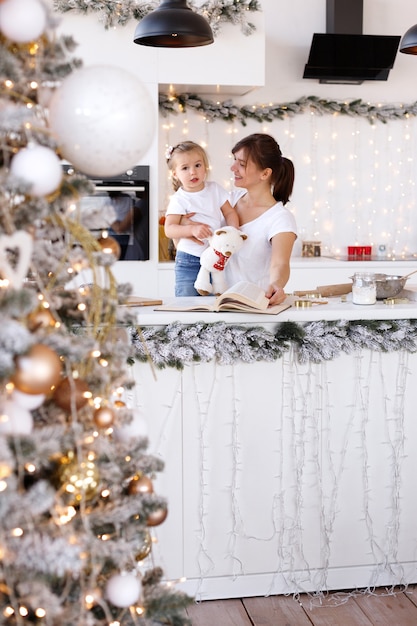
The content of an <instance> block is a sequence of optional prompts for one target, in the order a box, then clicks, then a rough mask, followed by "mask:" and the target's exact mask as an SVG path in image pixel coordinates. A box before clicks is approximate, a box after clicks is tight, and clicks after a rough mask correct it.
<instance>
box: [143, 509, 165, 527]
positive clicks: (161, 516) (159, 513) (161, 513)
mask: <svg viewBox="0 0 417 626" xmlns="http://www.w3.org/2000/svg"><path fill="white" fill-rule="evenodd" d="M167 515H168V509H156V510H155V511H152V513H150V514H149V515H148V518H147V520H146V525H147V526H159V524H162V522H164V521H165V520H166V518H167Z"/></svg>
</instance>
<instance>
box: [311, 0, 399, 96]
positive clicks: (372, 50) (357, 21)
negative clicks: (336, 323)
mask: <svg viewBox="0 0 417 626" xmlns="http://www.w3.org/2000/svg"><path fill="white" fill-rule="evenodd" d="M326 10H327V13H326V30H327V32H326V33H314V35H313V40H312V43H311V48H310V54H309V57H308V62H307V64H306V66H305V68H304V74H303V78H312V79H318V80H319V82H320V83H328V84H351V85H352V84H353V85H360V84H362V83H363V81H365V80H387V79H388V75H389V71H390V70H391V69H392V67H393V65H394V61H395V57H396V54H397V50H398V46H399V43H400V40H401V36H400V35H398V36H397V35H363V34H362V15H363V0H349V2H346V0H327V4H326Z"/></svg>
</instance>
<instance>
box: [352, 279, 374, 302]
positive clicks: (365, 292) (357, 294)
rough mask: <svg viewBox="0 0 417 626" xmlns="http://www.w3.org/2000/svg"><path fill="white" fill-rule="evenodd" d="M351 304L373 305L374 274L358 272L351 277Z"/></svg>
mask: <svg viewBox="0 0 417 626" xmlns="http://www.w3.org/2000/svg"><path fill="white" fill-rule="evenodd" d="M352 280H353V285H352V302H353V304H375V302H376V282H375V274H369V273H363V272H359V273H356V274H354V275H353V278H352Z"/></svg>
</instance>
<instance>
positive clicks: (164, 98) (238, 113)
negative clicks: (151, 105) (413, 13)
mask: <svg viewBox="0 0 417 626" xmlns="http://www.w3.org/2000/svg"><path fill="white" fill-rule="evenodd" d="M189 109H190V110H193V111H196V112H197V113H201V114H202V115H204V116H205V118H206V119H207V121H209V122H214V121H216V120H223V121H224V122H234V121H237V122H240V123H241V124H242V126H246V125H247V120H255V121H257V122H274V121H275V120H284V119H286V118H288V117H294V115H298V114H300V113H308V112H309V111H313V112H314V113H317V114H318V115H326V114H331V115H334V114H340V115H348V116H350V117H364V118H366V119H368V120H369V122H371V123H372V124H374V123H375V122H376V121H380V122H382V123H384V124H386V123H387V122H388V121H390V120H401V119H407V118H410V117H415V116H416V115H417V102H414V103H412V104H389V103H386V104H381V105H379V104H370V103H366V102H363V100H360V99H357V100H351V101H350V102H346V101H337V100H326V99H325V98H319V97H318V96H303V97H301V98H299V99H298V100H296V101H295V102H284V103H277V104H254V105H251V104H245V105H243V106H241V107H239V106H237V105H236V104H234V103H233V101H232V100H225V101H224V102H214V101H212V100H207V99H205V98H202V97H200V96H198V95H197V94H193V93H182V94H177V95H174V96H172V95H168V94H164V93H161V94H159V111H160V113H161V115H162V116H163V117H167V116H168V115H169V114H177V113H186V112H187V111H188V110H189Z"/></svg>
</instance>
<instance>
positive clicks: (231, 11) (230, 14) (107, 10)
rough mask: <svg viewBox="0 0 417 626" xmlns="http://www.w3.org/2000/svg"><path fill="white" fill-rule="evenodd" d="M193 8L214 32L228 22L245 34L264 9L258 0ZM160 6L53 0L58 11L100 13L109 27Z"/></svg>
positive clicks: (128, 0)
mask: <svg viewBox="0 0 417 626" xmlns="http://www.w3.org/2000/svg"><path fill="white" fill-rule="evenodd" d="M188 6H189V7H190V9H192V10H194V11H196V12H197V13H199V14H201V15H203V16H204V17H205V18H206V20H207V21H208V23H209V24H210V26H211V29H212V31H213V34H217V33H218V32H219V31H220V29H221V26H222V24H224V23H226V22H229V23H231V24H233V25H238V26H240V29H241V31H242V33H243V34H244V35H251V34H252V33H253V32H254V31H255V30H256V28H255V25H254V24H252V23H251V22H249V21H248V19H247V16H248V14H249V13H255V12H257V11H261V5H260V2H259V1H258V0H206V2H203V3H202V4H198V5H196V3H195V2H193V0H189V1H188ZM157 7H158V3H157V2H154V1H151V2H140V1H139V0H124V2H123V3H121V2H120V1H119V0H54V10H55V11H57V12H58V13H67V12H68V11H75V12H77V13H81V14H83V15H87V14H88V13H98V14H99V21H100V22H103V25H104V28H105V29H106V30H108V29H109V28H113V27H114V26H125V25H126V24H127V22H129V21H130V20H136V21H140V20H141V19H142V18H144V17H145V16H146V15H148V13H150V12H151V11H153V10H154V9H156V8H157Z"/></svg>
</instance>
